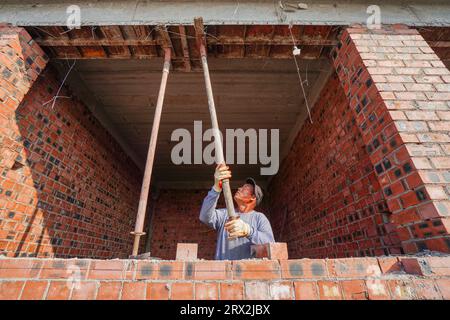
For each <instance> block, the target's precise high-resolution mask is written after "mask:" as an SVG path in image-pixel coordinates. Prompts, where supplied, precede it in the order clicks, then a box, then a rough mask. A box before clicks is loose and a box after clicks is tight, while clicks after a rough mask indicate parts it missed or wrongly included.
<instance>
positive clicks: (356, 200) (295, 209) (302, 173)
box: [269, 74, 400, 258]
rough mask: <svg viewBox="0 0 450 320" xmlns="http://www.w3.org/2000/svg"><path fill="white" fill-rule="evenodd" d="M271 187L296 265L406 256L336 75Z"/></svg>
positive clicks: (279, 226) (282, 237)
mask: <svg viewBox="0 0 450 320" xmlns="http://www.w3.org/2000/svg"><path fill="white" fill-rule="evenodd" d="M312 119H313V124H311V123H310V122H309V121H306V122H305V124H304V125H303V127H302V129H301V130H300V132H299V134H298V136H297V138H296V140H295V142H294V144H293V146H292V148H291V151H290V153H289V154H288V156H287V157H286V159H285V160H284V162H283V164H282V166H281V168H280V170H279V172H278V174H277V176H275V178H274V180H273V181H272V183H271V184H270V186H269V189H270V191H271V195H270V202H271V217H272V226H273V229H274V233H275V238H276V239H277V240H278V241H283V242H287V243H288V249H289V257H290V258H298V257H309V258H314V257H315V258H323V257H345V256H352V257H353V256H371V255H383V254H386V255H387V254H396V253H400V241H399V239H398V237H397V235H396V234H395V233H392V226H391V224H389V223H388V222H387V219H388V215H389V210H388V209H387V206H386V202H385V200H384V196H383V193H382V191H381V188H380V185H379V183H378V181H377V179H376V177H375V172H374V168H373V166H372V164H371V162H370V159H369V154H368V153H367V150H366V148H365V145H364V142H363V140H362V137H361V134H360V133H359V130H358V127H357V126H356V122H355V117H354V114H353V112H352V110H351V109H350V105H349V103H348V100H347V97H346V96H345V93H344V90H343V89H342V88H341V86H340V83H339V79H338V78H337V77H336V75H335V74H333V75H332V76H331V77H330V79H329V80H328V82H327V84H326V85H325V86H324V89H323V91H322V93H321V95H320V98H319V100H318V101H317V103H316V104H315V106H314V109H313V110H312Z"/></svg>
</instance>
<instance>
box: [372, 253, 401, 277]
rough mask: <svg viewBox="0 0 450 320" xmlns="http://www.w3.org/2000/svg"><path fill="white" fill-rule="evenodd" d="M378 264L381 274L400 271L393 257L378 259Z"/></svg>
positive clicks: (397, 262) (399, 264) (398, 262)
mask: <svg viewBox="0 0 450 320" xmlns="http://www.w3.org/2000/svg"><path fill="white" fill-rule="evenodd" d="M378 264H379V265H380V268H381V272H382V273H383V274H388V273H393V272H399V271H401V270H402V266H401V263H400V261H399V260H398V258H395V257H382V258H378Z"/></svg>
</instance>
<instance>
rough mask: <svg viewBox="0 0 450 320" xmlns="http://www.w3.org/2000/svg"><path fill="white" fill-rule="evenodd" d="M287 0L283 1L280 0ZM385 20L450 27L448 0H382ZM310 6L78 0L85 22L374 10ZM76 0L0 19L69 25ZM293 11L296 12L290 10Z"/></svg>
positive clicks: (32, 4)
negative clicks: (285, 6)
mask: <svg viewBox="0 0 450 320" xmlns="http://www.w3.org/2000/svg"><path fill="white" fill-rule="evenodd" d="M281 2H285V1H281ZM376 2H377V4H378V5H379V7H380V9H381V23H384V24H395V23H403V24H407V25H410V26H450V3H449V2H448V1H446V0H428V1H426V0H414V1H402V0H380V1H376ZM307 3H308V9H306V10H295V9H294V10H283V9H281V8H280V6H279V1H272V0H265V1H251V0H240V1H235V0H232V1H230V0H228V1H183V0H178V1H165V0H162V1H127V0H121V1H102V0H100V1H95V2H94V1H85V0H81V1H76V4H77V5H78V6H79V7H80V9H81V24H82V25H86V26H89V25H158V24H165V25H180V24H187V25H192V24H193V20H194V17H199V16H201V17H203V21H204V24H205V25H212V24H214V25H221V24H248V25H261V24H262V25H264V24H290V23H292V24H301V25H324V24H325V25H350V24H355V23H362V24H365V23H366V21H367V18H368V17H369V16H370V13H367V7H368V5H369V4H368V3H367V1H365V0H353V1H349V0H347V1H335V0H318V1H307ZM73 4H74V1H73V0H53V1H50V0H33V1H30V0H7V1H3V4H0V22H2V23H11V24H13V25H20V26H39V25H40V26H51V25H61V26H62V25H66V21H67V19H68V17H69V14H68V13H66V10H67V8H68V6H70V5H73ZM291 11H292V12H291Z"/></svg>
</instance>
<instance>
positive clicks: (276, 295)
mask: <svg viewBox="0 0 450 320" xmlns="http://www.w3.org/2000/svg"><path fill="white" fill-rule="evenodd" d="M269 291H270V298H271V299H273V300H293V299H294V292H293V291H294V290H293V287H292V282H289V281H282V282H272V283H270V287H269Z"/></svg>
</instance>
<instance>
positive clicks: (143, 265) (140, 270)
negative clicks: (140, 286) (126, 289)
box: [135, 261, 158, 280]
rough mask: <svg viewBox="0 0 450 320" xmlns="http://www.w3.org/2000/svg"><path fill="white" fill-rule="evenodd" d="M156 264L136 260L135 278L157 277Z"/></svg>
mask: <svg viewBox="0 0 450 320" xmlns="http://www.w3.org/2000/svg"><path fill="white" fill-rule="evenodd" d="M157 277H158V265H157V264H156V263H155V262H150V261H138V265H137V267H136V277H135V279H136V280H145V279H157Z"/></svg>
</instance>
